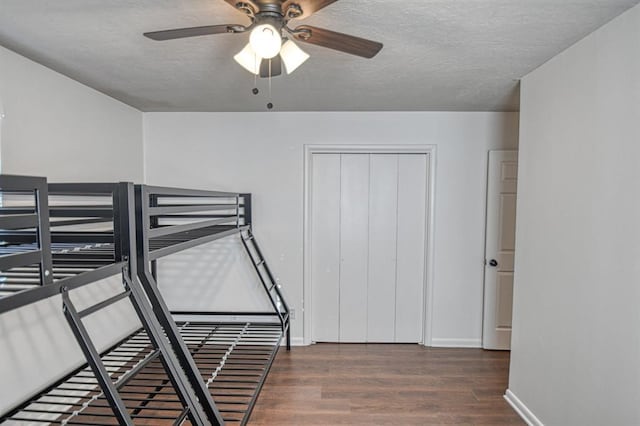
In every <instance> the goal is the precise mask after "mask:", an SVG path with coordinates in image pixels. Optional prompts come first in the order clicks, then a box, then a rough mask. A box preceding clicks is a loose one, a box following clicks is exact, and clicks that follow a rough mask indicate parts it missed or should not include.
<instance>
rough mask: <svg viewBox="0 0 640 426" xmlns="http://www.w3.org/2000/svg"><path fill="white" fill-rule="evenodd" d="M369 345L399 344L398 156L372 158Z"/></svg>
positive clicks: (368, 308) (376, 155) (368, 300)
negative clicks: (378, 343) (397, 332)
mask: <svg viewBox="0 0 640 426" xmlns="http://www.w3.org/2000/svg"><path fill="white" fill-rule="evenodd" d="M370 169H371V170H370V175H369V285H368V287H367V314H368V315H367V341H368V342H380V343H391V342H394V341H395V336H394V334H395V326H394V324H395V316H396V269H397V268H396V255H397V251H396V247H397V245H396V242H397V216H398V155H387V154H375V155H371V156H370Z"/></svg>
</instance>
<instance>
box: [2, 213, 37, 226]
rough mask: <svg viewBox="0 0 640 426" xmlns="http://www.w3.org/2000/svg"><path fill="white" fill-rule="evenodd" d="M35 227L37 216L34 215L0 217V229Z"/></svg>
mask: <svg viewBox="0 0 640 426" xmlns="http://www.w3.org/2000/svg"><path fill="white" fill-rule="evenodd" d="M36 226H38V215H37V214H35V213H30V214H12V215H6V216H0V229H11V230H15V229H24V228H35V227H36Z"/></svg>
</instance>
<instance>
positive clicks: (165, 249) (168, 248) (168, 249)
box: [149, 225, 248, 260]
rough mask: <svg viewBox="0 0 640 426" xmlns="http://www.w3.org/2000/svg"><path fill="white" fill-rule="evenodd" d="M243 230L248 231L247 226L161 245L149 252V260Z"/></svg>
mask: <svg viewBox="0 0 640 426" xmlns="http://www.w3.org/2000/svg"><path fill="white" fill-rule="evenodd" d="M245 229H248V225H247V226H241V227H240V228H236V227H232V228H231V229H228V228H227V229H226V230H224V231H220V232H217V233H211V234H207V235H204V236H202V237H199V238H195V239H191V240H189V239H186V240H184V241H182V242H177V243H175V244H170V245H169V244H167V245H162V246H161V247H159V248H157V249H154V250H151V251H150V252H149V260H156V259H159V258H161V257H165V256H168V255H170V254H173V253H177V252H180V251H183V250H186V249H189V248H192V247H196V246H199V245H202V244H206V243H209V242H212V241H215V240H219V239H220V238H224V237H228V236H229V235H234V234H237V233H239V232H242V231H243V230H245Z"/></svg>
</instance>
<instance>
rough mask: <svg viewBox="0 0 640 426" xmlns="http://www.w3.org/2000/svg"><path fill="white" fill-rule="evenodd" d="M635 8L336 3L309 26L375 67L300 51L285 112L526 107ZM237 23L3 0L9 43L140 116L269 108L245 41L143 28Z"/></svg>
mask: <svg viewBox="0 0 640 426" xmlns="http://www.w3.org/2000/svg"><path fill="white" fill-rule="evenodd" d="M637 3H638V0H517V1H515V0H404V1H389V0H368V1H360V0H340V1H338V2H336V3H334V4H332V5H330V6H329V7H327V8H326V9H323V10H322V11H320V12H318V13H317V14H316V15H314V16H312V17H311V18H309V19H307V20H305V21H304V22H305V23H306V24H309V25H315V26H320V27H325V28H328V29H332V30H337V31H341V32H346V33H350V34H353V35H357V36H361V37H365V38H369V39H373V40H376V41H380V42H382V43H384V45H385V47H384V49H383V50H382V52H381V53H380V54H379V55H378V56H377V57H375V58H374V59H370V60H367V59H362V58H359V57H353V56H349V55H346V54H344V53H340V52H336V51H332V50H328V49H323V48H320V47H316V46H312V45H308V44H301V47H303V48H304V49H305V50H306V51H307V52H308V53H310V54H311V59H310V60H309V61H307V62H306V63H305V64H304V65H302V67H300V68H299V69H298V70H297V71H296V72H295V73H294V74H292V75H290V76H281V77H277V78H274V79H273V81H272V96H271V98H270V99H271V100H272V101H273V103H274V104H275V109H276V110H285V111H362V110H380V111H393V110H402V111H409V110H451V111H456V110H458V111H459V110H466V111H510V110H517V109H518V103H519V99H518V83H517V80H518V79H519V78H521V77H522V76H524V75H525V74H527V73H528V72H530V71H531V70H533V69H534V68H536V67H537V66H539V65H541V64H542V63H544V62H545V61H546V60H548V59H550V58H551V57H553V56H555V55H556V54H557V53H559V52H561V51H562V50H564V49H565V48H567V47H569V46H570V45H571V44H573V43H574V42H576V41H577V40H579V39H581V38H582V37H584V36H585V35H587V34H589V33H590V32H592V31H593V30H595V29H596V28H598V27H600V26H601V25H603V24H604V23H606V22H607V21H609V20H611V19H612V18H614V17H615V16H617V15H619V14H620V13H622V12H623V11H625V10H626V9H628V8H630V7H631V6H633V5H635V4H637ZM227 23H240V24H247V23H248V19H247V18H246V17H244V16H243V15H242V14H241V13H240V12H238V11H235V10H234V9H233V8H232V7H230V6H229V5H228V4H227V3H225V2H224V1H223V0H111V1H105V0H56V1H42V0H0V44H1V45H3V46H5V47H7V48H9V49H12V50H14V51H16V52H18V53H20V54H22V55H25V56H27V57H29V58H31V59H34V60H35V61H37V62H40V63H42V64H44V65H46V66H48V67H50V68H53V69H54V70H57V71H59V72H61V73H63V74H66V75H68V76H69V77H71V78H73V79H75V80H78V81H80V82H82V83H85V84H87V85H88V86H91V87H94V88H95V89H97V90H99V91H101V92H104V93H106V94H108V95H111V96H113V97H114V98H117V99H119V100H121V101H123V102H125V103H127V104H130V105H132V106H134V107H136V108H139V109H141V110H143V111H263V110H265V105H266V103H267V102H268V100H269V98H268V85H267V81H266V80H259V82H258V85H259V86H258V87H260V88H261V93H260V95H258V96H254V95H252V94H251V89H252V87H253V85H254V84H253V77H252V76H251V74H249V73H247V72H246V71H244V70H243V69H242V68H240V67H239V66H238V65H237V64H236V63H235V62H234V61H233V59H232V56H233V55H234V54H235V53H236V52H238V51H239V50H240V49H241V48H242V47H243V46H244V45H245V44H246V42H247V39H248V34H222V35H213V36H205V37H197V38H190V39H180V40H174V41H165V42H154V41H152V40H148V39H146V38H144V37H143V36H142V33H143V32H146V31H153V30H161V29H168V28H176V27H187V26H198V25H210V24H227ZM295 25H296V22H293V26H295Z"/></svg>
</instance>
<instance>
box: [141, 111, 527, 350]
mask: <svg viewBox="0 0 640 426" xmlns="http://www.w3.org/2000/svg"><path fill="white" fill-rule="evenodd" d="M144 123H145V163H146V165H145V167H146V181H147V182H148V183H150V184H156V185H169V186H184V187H198V188H204V189H219V190H229V191H241V192H252V193H253V194H254V225H255V231H256V234H257V237H258V239H259V241H260V242H261V244H262V246H263V248H264V252H265V256H266V257H267V260H268V261H269V262H270V264H271V267H272V269H273V270H274V272H275V273H276V275H277V276H278V277H279V278H280V279H281V282H282V285H283V288H284V291H285V296H287V298H288V302H289V304H290V305H291V306H292V307H294V308H295V309H296V310H297V313H298V315H297V318H296V319H295V320H294V324H293V336H294V337H297V338H298V339H300V338H302V334H303V331H302V330H303V328H302V315H300V313H301V308H302V300H303V290H302V289H303V281H302V280H303V270H302V265H303V253H302V248H303V176H304V170H303V169H304V167H303V166H304V158H303V155H304V154H303V147H304V145H305V144H436V145H437V159H436V161H437V172H436V173H437V176H436V193H435V204H436V214H435V223H436V224H435V267H434V269H435V270H434V273H435V277H434V312H433V338H434V340H433V343H434V344H435V345H470V346H479V345H480V342H481V335H482V295H483V261H484V226H485V223H484V216H485V192H486V173H487V172H486V170H487V151H488V150H489V149H512V148H515V147H517V142H518V130H517V129H518V115H517V114H512V113H511V114H509V113H348V112H340V113H148V114H145V118H144ZM161 273H162V271H161ZM160 277H161V278H162V274H161V275H160Z"/></svg>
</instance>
